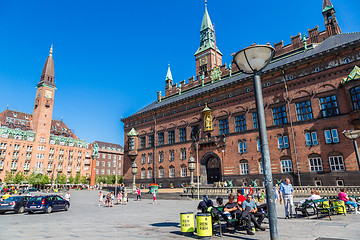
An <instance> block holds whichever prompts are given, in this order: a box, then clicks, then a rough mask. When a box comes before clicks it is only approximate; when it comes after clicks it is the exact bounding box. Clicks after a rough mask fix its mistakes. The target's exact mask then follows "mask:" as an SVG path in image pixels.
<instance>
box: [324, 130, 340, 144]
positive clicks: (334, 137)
mask: <svg viewBox="0 0 360 240" xmlns="http://www.w3.org/2000/svg"><path fill="white" fill-rule="evenodd" d="M324 135H325V143H326V144H331V143H339V142H340V141H339V135H338V132H337V129H331V130H325V131H324Z"/></svg>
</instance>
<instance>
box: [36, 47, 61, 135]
mask: <svg viewBox="0 0 360 240" xmlns="http://www.w3.org/2000/svg"><path fill="white" fill-rule="evenodd" d="M52 53H53V48H52V46H51V48H50V53H49V56H48V57H47V59H46V62H45V65H44V68H43V70H42V73H41V77H40V81H39V83H38V84H37V86H36V88H37V91H36V96H35V105H34V112H33V118H32V124H33V129H34V130H35V131H36V136H35V141H37V142H39V141H44V142H48V141H49V137H50V129H51V121H52V113H53V105H54V94H55V90H56V86H55V69H54V60H53V56H52Z"/></svg>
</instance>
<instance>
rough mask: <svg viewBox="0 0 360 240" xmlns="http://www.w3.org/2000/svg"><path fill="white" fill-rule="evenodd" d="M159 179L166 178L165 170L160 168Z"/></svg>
mask: <svg viewBox="0 0 360 240" xmlns="http://www.w3.org/2000/svg"><path fill="white" fill-rule="evenodd" d="M159 178H164V168H159Z"/></svg>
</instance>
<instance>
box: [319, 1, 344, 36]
mask: <svg viewBox="0 0 360 240" xmlns="http://www.w3.org/2000/svg"><path fill="white" fill-rule="evenodd" d="M322 13H323V16H324V21H325V28H326V32H327V34H328V36H329V37H330V36H333V35H336V34H340V33H341V30H340V27H339V24H338V22H337V20H336V16H335V9H334V6H333V5H332V3H331V1H330V0H324V1H323V10H322Z"/></svg>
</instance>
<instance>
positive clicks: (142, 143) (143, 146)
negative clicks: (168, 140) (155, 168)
mask: <svg viewBox="0 0 360 240" xmlns="http://www.w3.org/2000/svg"><path fill="white" fill-rule="evenodd" d="M145 147H146V137H145V136H144V137H140V148H141V149H144V148H145Z"/></svg>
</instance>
